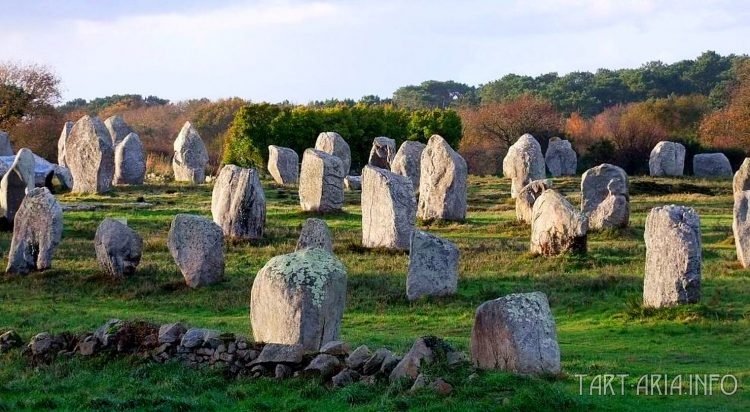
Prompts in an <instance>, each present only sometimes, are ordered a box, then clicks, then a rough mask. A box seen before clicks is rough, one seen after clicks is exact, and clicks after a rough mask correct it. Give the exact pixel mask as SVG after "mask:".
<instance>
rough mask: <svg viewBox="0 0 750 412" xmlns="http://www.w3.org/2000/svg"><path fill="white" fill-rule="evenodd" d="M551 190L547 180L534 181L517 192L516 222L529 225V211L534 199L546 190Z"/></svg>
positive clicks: (550, 184)
mask: <svg viewBox="0 0 750 412" xmlns="http://www.w3.org/2000/svg"><path fill="white" fill-rule="evenodd" d="M551 188H552V181H551V180H549V179H543V180H534V181H533V182H531V183H529V184H527V185H526V186H524V187H523V189H521V190H520V191H519V192H518V196H517V197H516V220H518V221H519V222H522V223H526V224H530V223H531V211H532V210H533V208H534V203H535V202H536V199H537V198H538V197H539V196H540V195H541V194H542V192H544V191H545V190H547V189H551Z"/></svg>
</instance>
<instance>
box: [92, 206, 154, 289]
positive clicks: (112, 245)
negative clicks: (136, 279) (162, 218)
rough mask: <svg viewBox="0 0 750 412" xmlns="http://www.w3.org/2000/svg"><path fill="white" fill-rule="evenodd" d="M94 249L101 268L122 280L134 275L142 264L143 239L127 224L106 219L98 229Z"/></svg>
mask: <svg viewBox="0 0 750 412" xmlns="http://www.w3.org/2000/svg"><path fill="white" fill-rule="evenodd" d="M94 249H95V250H96V260H97V261H98V262H99V267H100V268H102V270H104V271H105V272H106V273H107V274H108V275H110V276H111V277H113V278H117V279H120V278H123V277H125V276H130V275H132V274H134V273H135V269H136V268H137V267H138V264H139V263H141V252H142V250H143V239H142V238H141V237H140V236H139V235H138V233H136V232H135V230H133V229H131V228H129V227H128V225H126V224H125V223H122V222H120V221H118V220H115V219H110V218H106V219H104V220H103V221H102V223H101V224H99V228H97V229H96V235H95V236H94Z"/></svg>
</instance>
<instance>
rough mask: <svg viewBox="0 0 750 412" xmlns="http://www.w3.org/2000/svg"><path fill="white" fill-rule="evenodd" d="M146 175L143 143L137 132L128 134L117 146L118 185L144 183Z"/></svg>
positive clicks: (116, 179) (116, 177)
mask: <svg viewBox="0 0 750 412" xmlns="http://www.w3.org/2000/svg"><path fill="white" fill-rule="evenodd" d="M145 176H146V156H145V153H144V152H143V144H142V143H141V139H140V137H138V135H137V134H135V133H130V134H129V135H127V136H126V137H125V138H124V139H123V140H122V141H121V142H120V143H119V144H118V145H117V147H116V148H115V178H114V184H116V185H142V184H143V179H144V178H145Z"/></svg>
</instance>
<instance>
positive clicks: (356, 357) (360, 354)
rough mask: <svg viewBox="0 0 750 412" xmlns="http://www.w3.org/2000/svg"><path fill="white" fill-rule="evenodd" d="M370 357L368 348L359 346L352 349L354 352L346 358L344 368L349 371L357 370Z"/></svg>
mask: <svg viewBox="0 0 750 412" xmlns="http://www.w3.org/2000/svg"><path fill="white" fill-rule="evenodd" d="M370 356H372V353H371V352H370V348H368V347H367V346H366V345H362V346H359V347H358V348H357V349H354V352H352V353H351V354H350V355H349V357H348V358H346V366H348V367H349V368H351V369H356V370H359V369H360V368H361V367H362V366H363V365H364V364H365V362H367V360H368V359H370Z"/></svg>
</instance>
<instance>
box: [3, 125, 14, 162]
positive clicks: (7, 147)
mask: <svg viewBox="0 0 750 412" xmlns="http://www.w3.org/2000/svg"><path fill="white" fill-rule="evenodd" d="M14 154H15V152H14V151H13V145H12V144H11V143H10V135H9V134H8V132H4V131H2V130H0V156H13V155H14Z"/></svg>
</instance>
